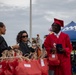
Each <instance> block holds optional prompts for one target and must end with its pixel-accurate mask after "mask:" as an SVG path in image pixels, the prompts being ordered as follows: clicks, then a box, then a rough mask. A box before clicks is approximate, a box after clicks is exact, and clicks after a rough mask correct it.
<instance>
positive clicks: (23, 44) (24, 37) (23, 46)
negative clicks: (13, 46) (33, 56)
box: [16, 30, 35, 55]
mask: <svg viewBox="0 0 76 75" xmlns="http://www.w3.org/2000/svg"><path fill="white" fill-rule="evenodd" d="M16 41H17V44H19V49H20V50H21V51H22V53H23V55H25V54H30V53H31V52H34V51H35V50H34V49H33V48H32V47H30V46H29V43H30V42H29V41H28V33H27V32H26V31H25V30H23V31H20V32H19V33H18V35H17V37H16Z"/></svg>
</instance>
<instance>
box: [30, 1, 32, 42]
mask: <svg viewBox="0 0 76 75" xmlns="http://www.w3.org/2000/svg"><path fill="white" fill-rule="evenodd" d="M30 42H32V0H30Z"/></svg>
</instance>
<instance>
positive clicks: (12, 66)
mask: <svg viewBox="0 0 76 75" xmlns="http://www.w3.org/2000/svg"><path fill="white" fill-rule="evenodd" d="M16 66H18V60H17V59H13V60H9V61H8V70H9V71H10V72H11V73H12V74H13V75H15V68H16Z"/></svg>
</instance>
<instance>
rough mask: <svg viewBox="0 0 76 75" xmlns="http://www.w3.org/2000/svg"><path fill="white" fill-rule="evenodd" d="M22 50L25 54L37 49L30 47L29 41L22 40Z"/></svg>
mask: <svg viewBox="0 0 76 75" xmlns="http://www.w3.org/2000/svg"><path fill="white" fill-rule="evenodd" d="M19 46H20V50H21V51H22V52H23V55H25V54H26V53H28V54H30V52H34V51H35V50H34V49H33V48H32V47H29V46H28V44H27V43H24V42H20V44H19Z"/></svg>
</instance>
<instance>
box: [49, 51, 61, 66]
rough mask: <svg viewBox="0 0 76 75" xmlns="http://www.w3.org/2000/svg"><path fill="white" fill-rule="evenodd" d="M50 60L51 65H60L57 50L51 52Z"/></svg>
mask: <svg viewBox="0 0 76 75" xmlns="http://www.w3.org/2000/svg"><path fill="white" fill-rule="evenodd" d="M48 61H49V65H50V66H58V65H59V64H60V60H59V59H58V55H57V53H56V52H55V53H51V54H49V56H48Z"/></svg>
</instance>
